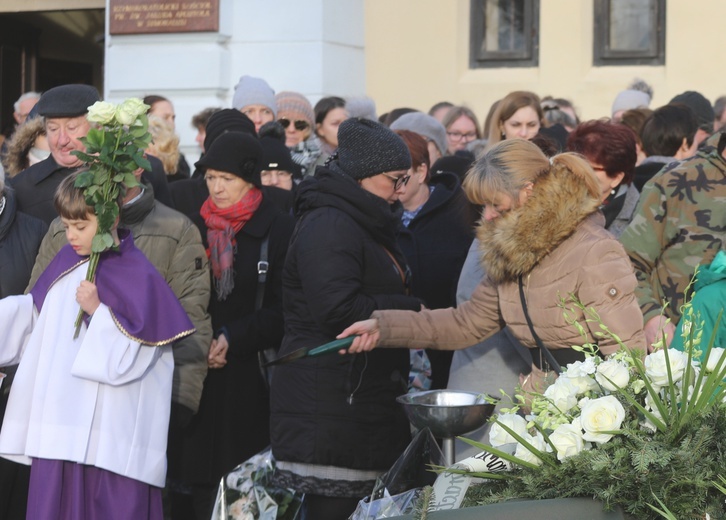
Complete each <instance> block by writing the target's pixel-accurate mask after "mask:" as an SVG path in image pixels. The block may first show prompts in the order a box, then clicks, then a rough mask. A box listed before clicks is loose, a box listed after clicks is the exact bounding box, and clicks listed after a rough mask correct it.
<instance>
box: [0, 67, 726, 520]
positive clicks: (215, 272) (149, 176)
mask: <svg viewBox="0 0 726 520" xmlns="http://www.w3.org/2000/svg"><path fill="white" fill-rule="evenodd" d="M652 96H653V93H652V91H651V89H650V87H649V86H648V85H647V84H645V83H644V82H642V81H637V82H635V83H634V84H633V85H631V86H630V87H629V88H628V89H626V90H623V91H622V92H620V93H619V94H618V95H617V96H616V98H615V99H614V100H613V102H612V110H611V113H610V114H602V116H603V117H602V118H599V119H594V120H590V121H581V120H580V118H579V117H578V114H577V110H576V106H577V105H576V103H573V102H574V101H576V100H567V99H561V98H555V97H551V96H547V97H540V96H539V95H538V94H536V93H534V92H528V91H515V92H511V93H509V94H508V95H506V96H505V97H503V98H502V99H500V100H499V101H497V102H496V103H494V104H493V105H492V107H491V109H490V110H489V111H488V113H487V114H486V117H485V118H484V120H483V124H482V123H480V121H479V118H478V117H477V115H476V114H475V113H474V112H473V111H472V110H471V109H470V108H468V107H466V106H463V105H462V106H456V105H453V104H452V103H449V102H439V103H436V104H435V105H433V106H432V107H431V108H430V109H429V110H428V112H424V111H420V110H415V109H412V108H403V107H402V108H396V109H394V110H391V111H390V112H388V113H385V114H382V115H379V114H377V112H376V107H375V103H374V101H373V100H372V99H370V98H366V97H356V98H347V99H346V98H342V97H337V96H331V97H324V98H322V99H320V100H319V101H318V102H317V103H316V104H315V105H313V104H311V102H310V101H309V100H308V99H307V98H306V96H304V95H303V94H300V93H297V92H290V91H283V92H279V93H277V94H276V93H275V91H274V90H273V89H272V88H271V87H270V85H269V84H268V83H267V82H266V81H265V80H263V79H261V78H256V77H251V76H242V78H240V80H239V82H238V84H237V85H236V86H235V89H234V96H233V100H232V106H231V107H230V108H217V107H210V108H205V109H203V110H200V111H199V112H198V113H197V114H196V115H195V116H194V117H193V118H192V121H191V124H192V125H193V127H194V128H195V129H196V130H197V132H198V134H197V138H196V142H197V143H198V145H199V147H200V149H201V158H200V159H199V161H198V162H196V163H195V164H193V165H192V166H190V164H189V163H188V162H187V160H186V158H185V157H184V155H183V154H182V153H181V152H180V147H179V137H178V135H177V133H176V129H175V124H178V121H175V113H174V106H173V104H172V102H171V100H169V99H167V98H165V97H163V96H160V95H147V96H146V97H145V98H144V99H143V101H144V103H146V104H147V105H148V106H149V107H150V108H149V109H148V119H149V131H150V133H151V134H152V138H153V140H152V142H151V144H150V145H149V147H148V149H147V150H146V157H147V158H148V160H149V162H150V165H151V168H150V169H146V170H143V169H141V168H140V169H139V170H137V172H136V174H135V178H136V179H137V180H138V184H134V185H133V186H129V187H128V188H127V189H126V190H125V193H124V194H123V197H122V200H120V202H119V204H120V216H119V219H118V222H117V224H116V225H115V226H114V229H113V233H112V235H113V239H114V242H115V244H116V246H117V247H116V248H115V251H112V252H108V253H103V254H102V256H101V260H100V261H99V267H98V275H97V277H96V279H95V280H94V281H93V282H90V281H87V280H85V274H86V269H87V267H88V265H87V264H88V262H87V260H88V255H89V253H90V247H91V246H90V244H91V241H92V238H93V236H94V234H95V231H96V229H97V219H96V215H95V208H94V207H92V206H88V205H87V203H86V202H85V199H84V197H83V194H82V191H81V189H80V188H78V187H77V184H76V180H77V179H78V178H79V172H82V171H83V166H84V164H83V163H82V161H81V160H80V158H79V157H78V156H77V155H76V154H74V153H73V152H74V151H81V152H83V151H85V145H84V143H83V141H82V138H83V137H85V136H86V134H87V133H88V131H89V130H90V129H91V128H92V127H93V123H90V122H89V121H88V117H87V113H88V108H89V107H90V106H92V105H93V104H94V103H95V102H96V101H99V100H100V96H99V93H98V91H97V90H96V89H95V88H94V87H91V86H87V85H75V84H74V85H61V86H58V87H54V88H52V89H50V90H48V91H46V92H44V93H42V94H39V93H34V92H29V93H26V94H24V95H23V96H21V97H20V99H18V100H17V102H16V103H15V113H14V116H15V120H16V122H17V125H16V126H15V127H14V128H13V129H12V131H11V132H8V134H9V135H8V136H7V137H6V139H5V140H4V142H3V143H2V150H1V151H0V158H1V159H2V172H0V330H2V331H3V332H2V336H3V337H2V341H0V367H2V368H0V371H1V372H2V374H3V378H2V386H1V387H0V392H1V395H0V418H2V429H1V430H0V456H1V458H0V517H2V518H7V519H14V518H25V517H26V516H27V518H32V519H34V520H37V519H46V518H47V519H55V518H104V519H115V518H118V519H128V518H135V519H136V518H138V519H141V518H149V519H154V520H156V519H159V520H160V519H162V518H172V519H174V520H186V519H195V520H196V519H200V520H201V519H205V520H206V519H208V518H210V516H211V514H212V510H213V507H214V504H215V497H216V496H217V491H218V489H219V484H220V480H221V479H223V478H224V476H225V475H226V474H228V473H229V472H230V471H231V470H232V469H233V468H234V467H235V466H237V465H238V464H240V463H241V462H243V461H245V460H247V459H249V458H250V457H252V456H253V455H255V454H257V453H259V452H261V451H263V450H265V449H266V448H267V447H268V446H271V449H272V453H273V455H274V457H275V460H276V472H275V476H274V479H275V484H276V485H279V486H282V487H285V488H291V489H294V490H296V491H299V492H300V493H304V494H305V500H304V508H305V515H306V516H305V517H304V518H307V519H314V520H326V519H332V520H339V519H343V518H347V517H348V516H349V515H350V514H351V513H352V512H353V511H354V510H355V508H356V505H357V503H358V501H359V500H361V499H362V498H363V497H365V496H367V495H368V494H370V492H371V490H372V488H373V486H374V483H375V481H376V478H377V477H379V476H380V475H381V474H382V473H384V472H385V471H386V470H387V469H389V467H390V466H391V465H392V464H393V463H394V462H395V461H396V459H397V458H398V457H399V456H400V455H401V454H402V453H403V451H404V450H405V449H406V447H407V445H408V444H409V442H410V440H411V427H410V425H409V423H408V421H407V419H406V417H405V415H404V411H403V409H402V408H401V407H400V405H398V404H397V403H396V397H397V396H400V395H402V394H405V393H407V392H418V391H424V390H431V389H444V388H452V389H459V390H469V391H475V392H486V393H489V394H492V395H499V392H500V390H504V391H505V392H507V393H508V394H509V395H513V394H514V392H515V389H516V388H517V387H520V386H525V385H527V384H529V385H530V386H532V385H533V384H534V388H535V389H537V386H536V384H535V383H536V382H537V381H540V380H541V378H542V377H543V374H544V372H546V370H548V368H551V367H548V366H547V365H548V361H547V359H545V358H543V356H542V348H546V349H547V350H549V351H550V353H551V354H552V356H553V357H554V359H555V360H556V362H557V363H558V364H559V365H562V366H564V365H566V364H567V363H571V362H574V361H577V360H580V359H582V357H581V356H582V355H583V354H582V353H581V352H578V351H576V350H573V349H572V348H571V346H572V345H578V344H583V343H585V342H591V343H595V344H597V345H598V347H599V353H600V355H602V356H608V355H610V354H612V353H613V352H615V351H616V350H617V349H619V348H622V347H621V344H620V342H619V341H621V342H622V343H623V344H625V345H627V346H628V347H629V348H631V349H634V350H636V351H640V352H643V353H645V352H648V351H650V350H652V349H653V348H657V347H658V345H659V344H660V345H665V346H670V348H680V349H682V348H683V337H684V333H683V332H682V331H681V330H680V329H681V326H682V324H681V323H680V317H681V316H680V313H681V308H682V305H683V304H684V303H685V302H686V301H687V300H689V299H690V298H691V297H693V296H692V295H693V290H694V289H695V297H693V305H694V307H696V308H697V309H699V310H700V312H701V313H702V318H703V319H704V320H705V331H704V334H705V335H706V336H707V337H708V336H710V334H711V332H712V331H713V332H715V333H716V334H717V338H718V339H717V342H719V341H720V338H721V337H724V339H725V341H726V334H724V333H723V332H720V331H719V330H714V328H715V327H716V323H717V316H718V313H719V311H720V310H721V308H722V307H723V306H724V305H725V304H726V303H725V302H726V253H724V252H722V249H724V239H725V238H726V204H724V200H726V151H725V148H726V131H724V132H722V129H721V125H722V124H724V122H725V121H726V98H720V99H719V100H717V101H716V103H715V104H711V102H709V101H708V100H707V99H706V98H705V97H704V96H703V95H701V94H700V93H698V92H695V91H687V92H684V93H682V94H680V95H677V96H675V97H674V98H673V99H672V100H671V101H670V102H669V103H668V104H666V105H664V106H661V107H651V98H652ZM200 108H201V107H200ZM724 128H725V129H726V127H724ZM699 266H700V273H701V274H699V277H698V279H697V281H696V282H695V284H691V280H692V278H693V275H694V272H695V270H696V268H698V267H699ZM569 295H572V296H573V297H575V298H576V299H577V300H578V301H579V302H581V303H582V304H583V306H584V307H585V308H589V307H592V308H594V309H596V311H597V313H598V314H599V316H600V319H601V320H602V323H604V324H605V325H606V326H607V327H608V328H609V330H610V331H612V333H613V334H614V336H607V335H605V336H603V335H602V334H599V331H600V328H599V324H593V323H592V322H588V321H587V320H585V316H584V314H583V312H582V311H581V310H580V311H578V308H577V307H575V308H573V311H572V314H573V315H572V316H570V318H572V317H574V318H575V319H578V320H579V321H580V323H581V324H582V325H583V331H581V332H578V330H577V329H576V328H574V327H573V326H571V325H570V324H569V323H568V321H567V320H566V319H565V316H564V315H563V312H562V308H561V306H560V299H561V297H563V296H569ZM79 306H80V309H82V310H83V311H84V312H85V314H86V318H85V320H84V322H83V324H82V326H81V333H80V335H79V336H78V337H77V338H76V337H74V335H73V324H72V322H73V318H74V317H75V315H76V314H78V310H79ZM578 312H579V314H578ZM350 335H357V337H356V338H355V339H354V341H353V343H352V345H351V346H350V347H349V349H348V354H350V355H337V354H336V355H326V356H317V357H296V356H295V355H293V356H291V358H292V360H291V361H290V362H286V363H282V364H279V365H277V366H275V367H274V368H273V369H267V368H265V367H263V365H264V363H265V362H266V361H269V360H270V359H274V358H278V357H283V356H286V355H289V354H292V353H295V352H297V351H299V350H301V349H308V348H312V347H316V346H319V345H323V344H325V343H327V342H330V341H332V340H335V339H336V338H342V337H347V336H350ZM618 340H619V341H618ZM719 344H720V343H719ZM538 345H539V347H540V348H538ZM376 347H378V348H376ZM481 435H482V438H483V439H485V438H486V437H485V435H486V430H483V431H482V433H481ZM462 455H463V452H462Z"/></svg>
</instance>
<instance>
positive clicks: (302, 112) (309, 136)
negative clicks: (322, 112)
mask: <svg viewBox="0 0 726 520" xmlns="http://www.w3.org/2000/svg"><path fill="white" fill-rule="evenodd" d="M275 101H276V102H277V122H278V123H279V124H280V125H281V126H282V127H283V128H284V129H285V146H287V147H288V148H289V149H290V153H291V154H292V160H293V161H294V162H295V164H297V165H299V166H300V171H301V173H302V175H303V176H305V175H312V174H313V173H315V172H314V170H315V163H316V161H317V160H318V158H319V157H320V154H321V153H322V151H321V150H320V143H319V142H318V139H317V137H315V134H314V133H313V125H314V124H315V113H314V112H313V106H312V105H311V104H310V101H308V100H307V98H306V97H305V96H303V95H302V94H299V93H298V92H290V91H285V92H280V93H279V94H277V95H276V96H275Z"/></svg>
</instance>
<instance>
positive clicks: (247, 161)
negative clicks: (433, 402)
mask: <svg viewBox="0 0 726 520" xmlns="http://www.w3.org/2000/svg"><path fill="white" fill-rule="evenodd" d="M196 166H197V167H198V168H201V169H203V170H204V176H205V180H206V184H207V187H208V189H209V198H208V199H207V200H206V202H205V203H204V204H203V205H202V208H201V210H200V212H199V214H198V215H196V216H195V218H194V219H193V220H195V223H196V224H197V225H198V226H199V229H200V231H201V234H202V238H203V240H204V245H205V247H206V248H207V254H208V255H209V258H210V265H211V268H212V297H211V300H210V302H209V314H210V316H211V318H212V326H213V327H214V331H215V338H216V339H214V340H213V341H212V345H211V347H210V349H209V356H208V365H209V373H208V374H207V378H206V380H205V381H204V390H203V392H202V399H201V403H200V405H199V412H198V413H197V415H196V416H195V418H194V419H193V421H192V424H191V426H190V428H189V434H188V435H187V438H186V440H185V447H184V455H183V464H184V467H183V474H184V477H185V478H184V480H185V481H186V482H187V483H189V484H191V485H192V489H193V493H192V494H193V497H194V510H195V516H196V518H200V519H202V518H203V519H205V520H206V519H208V518H209V517H210V516H211V513H212V504H213V500H214V497H215V495H216V491H217V486H218V484H219V480H220V478H222V477H223V476H224V475H225V474H226V473H228V472H229V471H230V470H232V469H233V468H234V467H235V466H236V465H237V464H239V463H241V462H243V461H245V460H246V459H248V458H249V457H251V456H252V455H254V454H256V453H258V452H259V451H261V450H263V449H264V448H265V447H266V446H268V445H269V442H270V440H269V398H268V392H267V382H266V381H265V378H264V377H263V375H262V374H261V372H260V367H259V361H258V352H260V351H262V350H263V349H268V348H273V349H276V348H277V347H278V346H279V344H280V341H281V339H282V331H283V319H282V282H281V272H282V267H283V263H284V259H285V254H286V252H287V245H288V242H289V240H290V235H291V233H292V227H293V219H292V217H291V216H289V215H285V214H284V213H283V212H282V211H281V210H280V209H278V207H277V206H276V205H275V204H273V203H272V202H271V201H269V200H268V199H267V198H266V197H265V195H264V194H263V192H262V190H261V189H260V187H261V183H260V170H261V167H262V147H261V146H260V144H259V141H258V140H257V139H256V138H255V137H253V136H251V135H249V134H247V133H242V132H229V133H226V134H223V135H221V136H220V137H219V138H217V139H216V140H215V141H214V142H213V143H212V145H211V146H210V148H209V149H208V150H207V153H206V154H205V155H204V157H203V158H202V159H201V160H200V161H199V162H197V164H196ZM265 249H266V253H265V252H264V250H265ZM264 257H266V261H267V264H268V268H267V272H266V278H265V280H264V281H262V280H261V279H260V272H259V269H258V263H259V262H261V261H265V260H264Z"/></svg>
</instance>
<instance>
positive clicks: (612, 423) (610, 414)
mask: <svg viewBox="0 0 726 520" xmlns="http://www.w3.org/2000/svg"><path fill="white" fill-rule="evenodd" d="M623 419H625V408H623V405H622V404H620V401H618V400H617V399H616V398H615V397H614V396H612V395H606V396H605V397H600V398H598V399H591V400H590V401H588V402H587V403H586V404H585V406H583V408H582V412H581V413H580V424H581V425H582V429H583V430H585V434H584V435H583V438H584V439H585V440H586V441H590V442H598V443H600V444H603V443H605V442H607V441H609V440H610V439H611V438H612V436H613V434H612V433H603V432H607V431H614V430H618V429H619V428H620V425H621V424H622V423H623Z"/></svg>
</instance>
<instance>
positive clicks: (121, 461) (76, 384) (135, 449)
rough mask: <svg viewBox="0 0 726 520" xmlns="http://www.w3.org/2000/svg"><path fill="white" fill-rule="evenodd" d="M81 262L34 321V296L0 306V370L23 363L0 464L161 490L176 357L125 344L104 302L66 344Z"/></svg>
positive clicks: (0, 435)
mask: <svg viewBox="0 0 726 520" xmlns="http://www.w3.org/2000/svg"><path fill="white" fill-rule="evenodd" d="M87 268H88V263H87V262H86V263H84V264H82V265H80V266H79V267H77V268H75V269H74V270H72V271H71V272H70V273H68V274H66V275H65V276H63V277H62V278H60V279H59V280H58V281H57V282H56V283H55V284H54V285H53V286H52V287H51V288H50V290H49V291H48V294H47V295H46V298H45V303H44V304H43V308H42V311H41V312H40V314H39V315H38V313H37V311H36V309H35V307H34V305H33V299H32V296H31V295H24V296H10V297H7V298H5V299H3V300H0V366H7V365H12V364H15V363H18V361H19V362H20V366H19V367H18V371H17V374H16V376H15V380H14V381H13V386H12V389H11V392H10V399H9V402H8V407H7V411H6V413H5V418H4V421H3V426H2V431H1V432H0V456H3V457H5V458H8V459H11V460H14V461H16V462H22V463H25V464H29V463H30V458H32V457H39V458H45V459H59V460H67V461H73V462H79V463H82V464H88V465H92V466H96V467H98V468H102V469H105V470H108V471H111V472H114V473H117V474H120V475H123V476H126V477H129V478H133V479H136V480H139V481H142V482H145V483H147V484H151V485H153V486H159V487H163V486H164V481H165V476H166V440H167V433H168V425H169V411H170V406H171V385H172V375H173V371H174V359H173V357H172V351H171V347H170V346H163V347H150V346H144V345H141V344H139V343H138V342H136V341H134V340H132V339H130V338H128V337H126V336H125V335H124V334H123V333H122V332H121V331H120V330H119V329H118V327H117V326H116V325H115V323H114V321H113V319H112V317H111V313H110V312H109V309H108V307H106V306H105V305H103V304H101V306H100V307H99V308H98V310H96V312H95V313H94V315H93V318H92V319H91V322H90V324H89V326H88V328H86V326H85V325H83V326H82V328H81V333H80V335H79V336H78V338H77V339H75V340H74V339H73V334H74V331H75V327H74V322H75V319H76V315H77V313H78V310H79V306H78V304H77V303H76V301H75V295H76V289H77V288H78V286H79V285H80V283H81V281H82V280H84V279H85V276H86V271H87Z"/></svg>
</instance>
